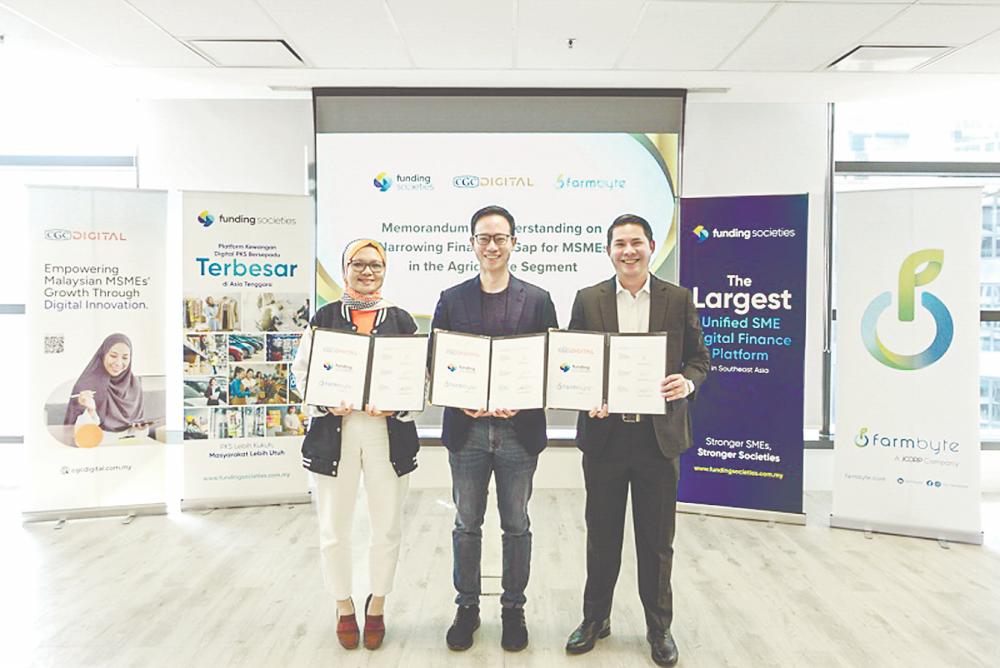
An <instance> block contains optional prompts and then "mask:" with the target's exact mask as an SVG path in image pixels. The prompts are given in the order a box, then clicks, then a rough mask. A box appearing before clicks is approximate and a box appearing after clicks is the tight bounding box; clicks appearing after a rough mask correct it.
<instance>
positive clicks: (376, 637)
mask: <svg viewBox="0 0 1000 668" xmlns="http://www.w3.org/2000/svg"><path fill="white" fill-rule="evenodd" d="M371 602H372V595H371V594H368V598H366V599H365V649H378V648H379V647H381V646H382V640H383V639H384V638H385V622H384V621H383V620H384V618H385V615H369V614H368V605H369V604H370V603H371Z"/></svg>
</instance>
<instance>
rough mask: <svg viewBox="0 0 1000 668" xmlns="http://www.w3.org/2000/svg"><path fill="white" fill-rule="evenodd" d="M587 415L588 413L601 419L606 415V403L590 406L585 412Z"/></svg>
mask: <svg viewBox="0 0 1000 668" xmlns="http://www.w3.org/2000/svg"><path fill="white" fill-rule="evenodd" d="M587 415H589V416H590V417H592V418H597V419H599V420H603V419H604V418H606V417H608V405H607V404H604V405H603V406H601V407H600V408H591V409H590V411H589V412H588V413H587Z"/></svg>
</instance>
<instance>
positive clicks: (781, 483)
mask: <svg viewBox="0 0 1000 668" xmlns="http://www.w3.org/2000/svg"><path fill="white" fill-rule="evenodd" d="M808 208H809V199H808V196H807V195H775V196H770V195H768V196H753V197H708V198H691V199H684V200H682V204H681V257H680V276H681V285H683V286H685V287H687V288H689V289H690V290H691V291H692V293H693V296H694V302H695V306H696V307H697V308H698V313H699V316H700V318H701V326H702V330H703V332H704V335H705V344H706V345H707V346H708V350H709V353H710V354H711V359H712V372H711V374H710V375H709V378H708V381H707V382H706V383H705V384H704V386H703V387H702V388H701V389H700V390H699V391H698V396H697V397H696V399H695V400H694V402H693V403H692V406H691V410H692V414H691V416H692V422H693V425H692V428H693V436H694V439H693V441H692V447H691V449H690V450H688V451H687V452H685V453H684V455H683V456H682V457H681V478H680V489H679V491H678V500H679V501H683V502H687V503H698V504H708V505H715V506H729V507H735V508H750V509H757V510H769V511H777V512H786V513H801V512H802V406H803V396H802V395H803V371H804V352H805V333H806V224H807V220H808Z"/></svg>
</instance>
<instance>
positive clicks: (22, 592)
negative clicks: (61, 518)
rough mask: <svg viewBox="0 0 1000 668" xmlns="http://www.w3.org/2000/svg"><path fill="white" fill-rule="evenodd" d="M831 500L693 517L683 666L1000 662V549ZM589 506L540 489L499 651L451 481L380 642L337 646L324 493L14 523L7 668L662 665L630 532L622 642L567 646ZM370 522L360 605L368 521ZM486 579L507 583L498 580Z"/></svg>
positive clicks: (576, 614) (0, 589)
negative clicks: (525, 584) (778, 519)
mask: <svg viewBox="0 0 1000 668" xmlns="http://www.w3.org/2000/svg"><path fill="white" fill-rule="evenodd" d="M362 499H363V496H362ZM829 502H830V497H829V494H808V495H807V497H806V504H807V506H806V510H807V512H808V513H809V524H808V525H807V526H804V527H802V526H787V525H769V524H767V523H763V522H752V521H743V520H729V519H720V518H711V517H699V516H693V515H682V516H680V517H679V519H678V531H677V540H676V544H675V547H676V555H677V556H676V561H675V570H674V584H675V592H676V593H675V608H676V611H677V613H676V618H675V622H674V634H675V637H676V638H677V641H678V644H679V647H680V653H681V665H682V666H740V667H744V666H810V667H812V666H863V667H865V668H875V667H881V666H896V665H899V666H920V665H940V666H997V665H1000V546H998V545H997V544H995V543H991V542H988V543H987V545H986V546H978V547H977V546H969V545H957V544H952V545H948V546H946V547H942V546H940V545H939V544H938V543H936V542H934V541H929V540H919V539H912V538H902V537H893V536H883V535H875V536H874V537H871V538H868V537H866V536H865V535H864V534H862V533H858V532H851V531H843V530H831V529H829V528H827V527H826V526H825V523H826V519H825V518H826V517H827V515H828V512H829ZM998 508H1000V499H998V498H997V497H995V496H994V497H989V498H987V500H986V502H985V503H984V510H985V512H986V516H985V518H984V524H985V525H986V526H987V527H990V526H992V527H997V528H1000V512H998ZM582 509H583V493H582V492H580V491H567V490H551V491H550V490H539V491H536V493H535V496H534V499H533V500H532V519H533V530H534V557H533V562H532V563H533V572H532V578H531V584H530V586H529V589H528V598H529V600H528V605H527V607H526V613H527V619H528V628H529V631H530V634H531V644H530V646H529V648H528V649H527V650H525V651H523V652H521V653H518V654H509V653H505V652H503V651H502V650H501V648H500V631H499V617H500V615H499V603H498V602H497V598H496V597H495V596H493V597H487V598H486V599H485V600H484V601H483V626H482V628H481V629H480V630H479V631H478V632H477V634H476V644H475V646H474V647H473V648H472V649H471V650H469V651H468V652H465V653H453V652H449V651H448V650H447V649H446V648H445V645H444V633H445V630H446V628H447V626H448V624H449V623H450V620H451V617H452V615H453V613H454V606H453V604H452V600H453V597H454V592H453V590H452V587H451V536H450V530H451V523H452V518H453V510H452V508H451V502H450V499H449V496H448V493H447V491H446V490H414V491H412V492H411V494H410V496H409V498H408V500H407V505H406V526H405V533H404V539H403V540H404V546H403V554H402V557H401V566H400V570H399V573H398V575H397V584H396V590H395V592H394V594H393V595H392V596H391V597H390V599H389V606H388V609H387V613H386V621H387V626H388V629H389V631H388V635H387V637H386V642H385V645H384V646H383V648H382V649H380V650H378V651H376V652H368V651H366V650H364V649H358V650H354V651H350V652H348V651H345V650H343V649H341V648H340V646H339V645H338V644H337V641H336V638H335V636H334V604H333V601H332V600H331V599H330V597H329V596H328V595H327V594H326V592H325V591H324V589H323V587H322V582H321V577H320V573H319V569H318V550H317V547H316V540H317V539H316V526H315V517H314V513H313V510H312V508H311V507H310V506H308V505H300V506H272V507H263V508H246V509H232V510H215V511H211V512H204V513H198V512H192V513H172V514H170V515H168V516H160V517H140V518H138V519H136V520H135V521H134V522H133V523H132V524H130V525H123V524H122V523H121V522H120V521H119V520H116V519H101V520H77V521H72V522H69V523H68V524H67V525H66V526H65V527H64V528H62V529H58V530H57V529H54V524H52V523H45V524H36V525H29V526H27V527H22V526H20V525H18V524H16V523H14V522H13V521H9V522H8V521H6V519H5V521H4V522H3V525H2V527H0V536H2V538H3V542H2V549H3V558H4V568H3V569H2V575H0V595H2V596H3V604H2V607H0V609H2V613H0V665H2V666H5V667H6V666H13V665H38V666H59V667H66V666H142V667H146V666H209V667H211V668H223V667H224V666H280V667H284V666H336V667H338V668H339V667H344V668H348V667H350V666H406V667H411V666H418V667H422V666H451V665H456V666H457V665H465V666H467V665H478V666H481V667H483V668H487V667H491V666H546V668H548V667H551V666H573V667H574V668H583V667H589V666H601V667H602V668H603V667H606V666H643V665H650V666H652V665H653V664H652V662H651V661H650V659H649V652H648V646H647V644H646V642H645V640H644V632H645V629H644V626H643V616H642V610H641V607H640V605H639V602H638V595H637V593H636V585H635V567H634V550H633V548H632V545H631V544H630V542H629V541H631V533H629V534H628V536H627V542H626V547H625V556H624V566H623V571H622V575H621V578H620V580H619V583H618V590H617V593H618V596H617V599H616V601H615V607H614V612H613V616H612V635H611V637H610V638H608V639H607V640H603V641H601V642H600V643H599V644H598V647H597V648H596V649H595V650H594V651H593V652H591V653H589V654H587V655H584V656H576V657H568V656H566V654H565V653H564V650H563V645H564V643H565V641H566V636H567V635H568V634H569V632H570V631H571V630H572V629H573V627H574V626H575V625H576V624H577V623H578V622H579V619H580V605H581V594H582V587H583V566H584V529H583V517H582V515H583V513H582ZM491 512H492V511H491ZM8 519H12V518H8ZM496 526H497V522H496V521H495V519H493V520H491V521H490V525H489V527H488V535H487V536H486V550H485V555H484V561H485V568H484V573H486V574H491V575H499V545H500V538H499V533H498V530H497V529H496ZM355 534H356V536H357V538H358V541H357V546H356V548H357V553H358V558H357V559H356V563H357V564H358V565H359V568H358V573H357V574H356V582H357V583H358V589H357V592H356V597H355V598H356V602H358V603H359V605H363V601H364V596H365V594H366V593H367V587H366V585H365V584H364V583H365V582H366V581H367V579H366V573H365V571H366V565H365V564H366V560H365V559H364V557H363V555H364V544H365V542H366V540H367V532H366V529H365V526H364V523H362V522H359V523H358V525H357V527H356V531H355ZM993 535H994V536H995V535H996V534H995V533H994V534H993ZM485 586H486V587H487V588H489V589H490V590H492V591H496V588H497V586H498V580H496V579H487V580H486V584H485Z"/></svg>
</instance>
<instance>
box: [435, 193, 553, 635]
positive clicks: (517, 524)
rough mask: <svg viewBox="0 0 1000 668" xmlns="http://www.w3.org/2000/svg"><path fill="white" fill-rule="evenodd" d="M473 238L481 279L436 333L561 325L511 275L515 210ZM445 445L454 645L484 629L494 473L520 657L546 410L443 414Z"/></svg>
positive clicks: (494, 209)
mask: <svg viewBox="0 0 1000 668" xmlns="http://www.w3.org/2000/svg"><path fill="white" fill-rule="evenodd" d="M471 231H472V238H471V241H472V249H473V251H474V252H475V254H476V259H477V260H478V261H479V275H478V276H476V277H475V278H472V279H470V280H468V281H465V282H464V283H459V284H458V285H456V286H454V287H452V288H449V289H447V290H445V291H444V292H442V293H441V298H440V299H439V300H438V303H437V308H436V309H435V310H434V320H433V322H432V324H431V328H432V330H433V329H445V330H449V331H453V332H466V333H469V334H482V335H487V336H509V335H512V334H533V333H538V332H544V331H547V330H548V329H549V328H550V327H558V324H557V322H556V309H555V306H553V305H552V298H551V297H550V296H549V293H548V292H546V291H545V290H542V289H541V288H539V287H537V286H534V285H531V284H530V283H525V282H524V281H522V280H520V279H518V278H515V277H514V276H512V275H511V273H510V271H509V269H508V264H509V263H510V253H511V251H512V250H513V249H514V246H515V245H516V243H517V238H516V237H515V236H514V217H513V216H512V215H511V214H510V212H508V211H507V210H506V209H504V208H503V207H500V206H488V207H485V208H482V209H480V210H479V211H476V212H475V213H474V214H472V223H471ZM441 441H442V442H443V443H444V445H445V447H447V448H448V461H449V463H450V465H451V479H452V497H453V498H454V500H455V509H456V513H455V528H454V530H453V531H452V549H453V558H454V567H453V577H454V582H455V589H456V590H457V591H458V596H456V598H455V603H456V604H457V605H458V611H457V612H456V613H455V621H454V622H453V623H452V625H451V627H450V628H449V629H448V633H447V636H446V641H447V643H448V647H449V648H450V649H453V650H465V649H468V648H470V647H472V642H473V638H472V635H473V632H474V631H475V630H476V629H477V628H479V595H480V556H481V554H482V537H483V534H482V526H483V516H484V515H485V513H486V494H487V488H488V487H489V482H490V476H495V478H496V488H497V505H498V506H499V509H500V526H501V528H502V530H503V574H502V581H501V585H502V587H503V594H502V595H501V597H500V605H501V620H502V627H503V628H502V634H501V641H500V644H501V646H502V647H503V648H504V649H505V650H507V651H512V652H516V651H519V650H522V649H524V648H525V647H527V645H528V630H527V626H526V625H525V621H524V603H525V600H526V599H525V596H524V590H525V588H526V587H527V585H528V571H529V567H530V564H531V531H530V529H529V526H530V522H529V519H528V499H529V498H531V487H532V478H533V477H534V474H535V467H536V465H537V464H538V453H539V452H541V451H542V449H544V448H545V445H546V443H547V437H546V433H545V411H543V410H522V411H516V410H505V409H497V410H494V411H486V410H485V408H480V409H478V410H474V411H473V410H458V409H456V408H446V409H445V410H444V425H443V429H442V433H441Z"/></svg>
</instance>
